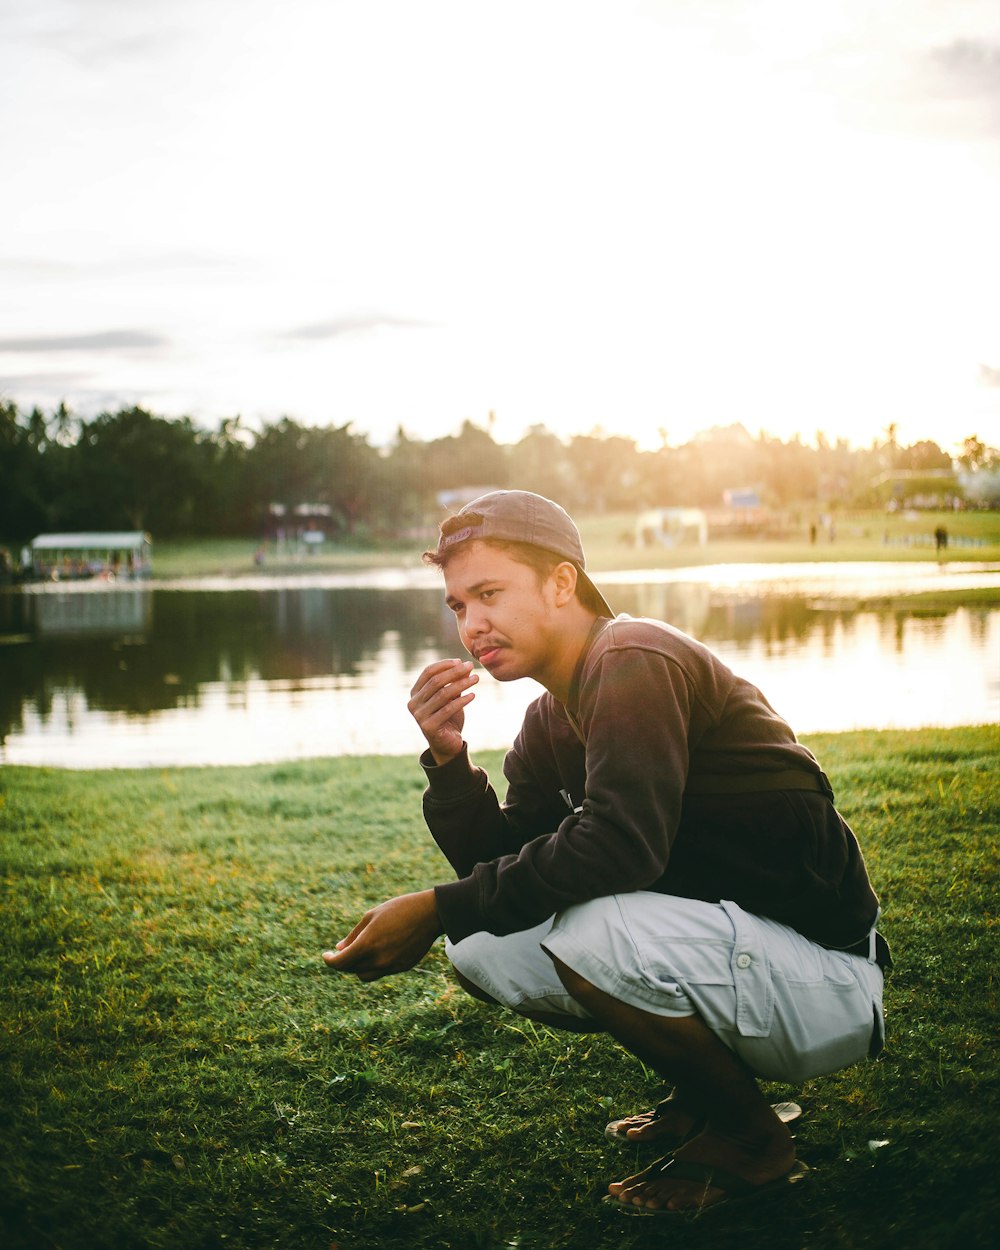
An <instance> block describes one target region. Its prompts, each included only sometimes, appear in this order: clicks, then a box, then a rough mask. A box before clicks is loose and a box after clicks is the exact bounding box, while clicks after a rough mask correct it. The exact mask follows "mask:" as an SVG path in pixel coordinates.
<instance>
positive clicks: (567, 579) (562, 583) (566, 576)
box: [552, 560, 576, 608]
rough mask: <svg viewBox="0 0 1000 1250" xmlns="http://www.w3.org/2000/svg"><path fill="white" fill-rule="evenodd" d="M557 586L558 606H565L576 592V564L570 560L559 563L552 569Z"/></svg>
mask: <svg viewBox="0 0 1000 1250" xmlns="http://www.w3.org/2000/svg"><path fill="white" fill-rule="evenodd" d="M552 580H553V582H554V583H555V588H556V606H557V607H560V608H561V607H564V606H565V605H566V604H567V603H569V602H570V600H571V599H572V598H573V596H574V595H575V594H576V565H575V564H572V563H571V562H570V561H569V560H564V561H563V562H562V564H557V565H556V567H555V568H554V569H553V570H552Z"/></svg>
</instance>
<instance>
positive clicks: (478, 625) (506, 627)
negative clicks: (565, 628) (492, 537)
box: [444, 542, 564, 685]
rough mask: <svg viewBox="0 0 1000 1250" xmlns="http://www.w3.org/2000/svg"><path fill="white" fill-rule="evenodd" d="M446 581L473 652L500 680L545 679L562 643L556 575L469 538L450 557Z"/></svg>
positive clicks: (450, 600)
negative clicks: (542, 575) (543, 575)
mask: <svg viewBox="0 0 1000 1250" xmlns="http://www.w3.org/2000/svg"><path fill="white" fill-rule="evenodd" d="M444 584H445V602H446V603H447V604H448V607H449V608H451V610H452V611H453V612H454V613H455V619H456V621H457V623H458V633H459V637H460V638H461V640H462V645H463V646H464V647H465V649H466V650H467V651H468V652H469V653H470V655H473V656H475V658H476V659H477V660H478V661H479V662H480V664H482V666H483V667H484V668H485V669H486V670H487V671H488V672H489V673H491V674H492V675H493V676H494V677H495V678H496V679H497V680H498V681H514V680H515V679H516V678H518V677H534V678H535V680H536V681H540V682H542V684H543V685H544V684H545V679H546V676H547V675H548V674H550V673H551V672H554V671H556V669H557V667H558V663H559V657H560V656H561V654H562V648H563V646H564V642H563V640H562V639H561V638H560V631H559V620H558V615H559V613H558V600H559V592H558V589H557V585H556V579H555V577H554V576H553V577H550V578H547V579H546V580H545V581H544V582H542V581H540V580H539V577H538V574H537V573H536V572H535V570H534V569H533V568H530V567H529V566H528V565H526V564H521V563H519V562H518V561H517V560H515V559H513V558H512V557H511V556H510V555H508V554H507V552H505V551H501V550H499V549H498V548H496V547H491V546H490V545H489V544H488V543H481V542H471V543H468V544H466V545H465V546H463V547H462V548H461V549H460V550H459V551H458V552H456V554H455V555H453V556H452V557H451V559H450V560H449V561H448V564H447V566H446V567H445V570H444Z"/></svg>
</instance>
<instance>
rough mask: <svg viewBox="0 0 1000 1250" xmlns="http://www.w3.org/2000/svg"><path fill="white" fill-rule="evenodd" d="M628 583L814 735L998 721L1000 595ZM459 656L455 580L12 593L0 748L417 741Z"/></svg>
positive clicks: (263, 749) (118, 756) (89, 756)
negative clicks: (418, 692)
mask: <svg viewBox="0 0 1000 1250" xmlns="http://www.w3.org/2000/svg"><path fill="white" fill-rule="evenodd" d="M758 591H759V587H758V588H754V587H752V586H751V587H750V588H749V589H748V588H747V587H743V588H742V589H737V588H734V587H732V586H727V587H722V588H720V587H719V586H718V585H713V584H712V583H711V581H710V580H709V579H702V580H698V581H692V582H678V581H670V582H666V581H661V582H650V583H640V584H635V583H626V582H624V581H623V582H622V583H621V584H618V585H616V586H615V588H614V593H613V601H614V603H615V605H616V607H618V608H619V609H620V610H621V611H625V612H629V613H632V614H634V615H649V616H654V617H661V618H663V619H666V620H670V621H672V622H673V623H674V624H676V625H677V626H678V627H679V628H681V629H683V630H685V631H686V632H688V633H691V634H693V635H695V636H696V637H699V638H701V639H703V640H704V641H705V642H707V643H708V644H709V645H710V646H711V647H712V648H713V649H714V650H715V651H716V652H717V653H718V654H719V655H720V656H721V657H722V658H723V659H724V660H725V661H726V662H727V663H729V664H730V665H731V666H732V667H733V668H734V669H736V670H737V671H739V672H741V673H742V674H744V675H745V676H747V677H748V678H750V680H752V681H756V682H757V683H758V684H759V685H760V686H761V687H762V688H763V689H764V691H765V693H766V694H767V696H768V698H769V699H770V701H771V702H772V703H773V704H774V706H775V707H777V708H778V710H779V711H780V712H781V713H782V714H783V715H785V716H787V717H788V719H789V720H790V721H791V722H792V724H793V725H794V726H795V727H796V729H797V730H798V731H799V732H800V733H807V732H814V731H821V730H840V729H852V728H864V727H909V726H917V725H948V724H962V723H969V722H977V721H992V720H995V719H996V714H997V709H998V706H1000V609H995V608H989V609H985V608H971V607H963V608H956V609H953V610H949V611H943V610H942V611H935V612H921V611H914V610H909V609H908V610H893V609H889V608H864V609H859V608H857V607H855V606H852V605H851V604H850V603H849V602H847V601H845V600H842V599H836V598H829V597H818V596H817V595H815V594H813V595H805V594H782V595H779V594H774V593H758ZM457 651H458V645H457V642H456V638H455V631H454V623H453V621H452V619H451V616H450V613H448V612H447V610H446V609H445V608H444V607H443V605H442V602H441V592H440V587H439V586H438V585H436V584H432V585H429V586H412V585H411V586H409V587H406V588H399V589H389V588H384V587H372V586H364V587H361V586H353V587H349V586H341V587H330V586H323V585H307V586H298V587H293V586H290V585H286V586H267V585H266V584H263V583H262V584H258V585H255V586H254V587H252V588H249V589H247V588H241V589H238V590H231V589H230V590H227V591H225V592H224V593H219V592H216V593H208V592H205V591H193V590H179V589H177V590H170V589H162V588H156V589H152V588H149V587H143V588H129V589H127V590H113V591H107V590H103V591H98V590H90V591H70V590H65V591H58V592H48V593H45V594H31V595H25V594H17V593H9V594H3V595H0V743H2V747H0V759H2V760H3V761H4V762H7V763H39V764H41V763H45V764H53V765H65V766H70V767H102V766H129V765H140V764H164V765H166V764H179V763H205V764H208V763H230V762H231V763H242V762H253V761H259V760H273V759H282V758H293V757H298V756H305V755H323V754H344V753H366V752H390V753H415V752H416V751H418V750H419V749H420V746H421V739H420V736H419V733H418V732H417V730H416V728H415V726H414V725H413V724H412V722H411V720H410V718H409V716H408V715H407V713H406V710H405V704H406V699H407V697H408V693H409V689H410V686H411V685H412V682H413V680H414V677H415V676H416V674H417V673H418V672H419V671H420V669H421V668H422V667H423V666H424V665H425V664H427V663H429V662H430V661H431V660H433V659H435V658H438V657H440V656H441V655H452V654H456V653H457ZM537 693H538V687H537V686H535V685H534V684H533V683H530V682H516V683H513V684H512V685H508V686H505V685H502V684H500V683H497V682H494V681H492V680H490V679H488V678H487V679H485V680H484V681H482V682H481V684H480V686H479V688H478V694H477V699H476V701H475V703H474V704H473V705H472V707H471V708H470V709H469V714H468V716H469V725H468V737H469V739H470V741H472V742H473V743H475V744H476V745H478V746H481V747H503V746H506V745H508V744H509V742H510V740H511V738H512V737H513V734H514V733H515V732H516V729H517V726H518V724H519V723H520V719H521V715H522V713H523V709H524V707H525V705H526V704H527V702H528V701H529V699H530V698H532V697H534V695H535V694H537Z"/></svg>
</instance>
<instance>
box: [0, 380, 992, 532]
mask: <svg viewBox="0 0 1000 1250" xmlns="http://www.w3.org/2000/svg"><path fill="white" fill-rule="evenodd" d="M963 469H964V470H966V471H967V472H970V473H972V474H973V479H974V480H975V481H977V482H979V483H983V482H989V481H992V482H993V486H992V487H991V488H990V490H992V491H993V494H994V495H995V496H996V497H995V498H993V497H986V498H982V497H980V498H978V499H976V502H978V503H984V502H985V503H988V504H991V505H993V506H996V505H997V504H998V503H1000V488H997V479H998V478H1000V453H998V452H997V451H996V450H994V449H992V448H989V447H987V446H985V445H984V444H983V443H982V442H981V440H979V439H978V438H977V437H974V436H973V437H970V438H967V439H966V440H965V444H964V448H963V454H962V455H961V456H960V457H959V458H958V460H957V461H954V462H953V461H952V459H951V457H950V456H949V455H948V454H947V453H945V452H944V451H942V449H941V448H940V447H939V446H938V445H937V444H936V443H934V442H930V441H922V442H918V443H915V444H913V445H912V446H908V447H907V446H902V445H900V444H899V443H898V442H897V440H896V436H895V429H894V427H893V426H891V425H890V426H888V427H887V428H886V430H885V431H884V432H883V436H882V437H881V438H877V439H874V440H873V442H872V445H871V446H870V447H869V448H867V449H857V448H851V447H849V446H848V444H847V442H846V441H845V440H838V441H836V442H832V443H831V442H828V441H827V440H826V439H825V438H824V437H823V436H822V435H817V438H816V445H815V446H811V445H807V444H806V443H804V442H802V441H801V440H800V439H799V438H798V437H796V438H793V439H791V440H788V441H782V440H781V439H778V438H774V437H771V436H770V435H767V434H764V433H761V434H759V435H758V436H756V437H751V435H749V434H748V433H747V431H746V430H745V429H744V428H743V427H742V426H740V425H733V426H727V427H719V428H716V429H714V430H710V431H707V432H705V433H703V434H699V435H698V436H696V437H695V438H693V439H692V440H691V441H689V442H688V443H686V444H683V445H680V446H670V445H669V444H668V443H667V441H666V439H664V440H663V445H662V446H661V447H660V448H658V449H657V450H652V451H650V450H640V449H639V448H638V446H637V445H636V443H635V441H634V440H633V439H630V438H627V437H625V436H623V435H619V434H608V433H604V432H601V431H595V432H593V433H590V434H578V435H574V436H573V437H572V438H568V439H561V438H559V437H557V436H556V435H555V434H553V433H552V432H551V431H549V430H548V429H546V428H545V427H544V426H540V425H538V426H534V427H532V428H531V429H530V430H529V431H528V432H527V433H526V434H525V435H524V436H523V437H522V438H521V440H520V441H519V442H517V443H513V444H505V443H498V442H496V441H495V440H494V438H493V436H492V434H491V433H490V430H489V429H487V428H483V427H481V426H478V425H476V424H474V423H473V422H472V421H466V422H464V424H463V425H462V427H461V429H460V430H459V432H458V433H457V434H453V435H447V436H445V437H442V438H435V439H428V440H420V439H415V438H413V437H411V436H410V435H408V434H407V433H406V432H405V431H404V430H403V429H402V428H400V430H399V431H398V432H397V435H396V437H395V438H394V439H393V441H392V443H391V445H389V446H388V447H376V446H374V445H372V443H371V442H370V441H369V440H368V438H367V437H366V436H364V435H362V434H360V433H358V432H356V431H355V430H353V429H352V428H351V424H350V423H348V424H346V425H339V426H338V425H331V426H306V425H302V424H300V423H298V422H297V421H295V420H293V419H292V418H290V417H282V418H281V419H280V420H278V421H276V422H274V423H272V424H268V425H265V426H263V428H261V429H259V430H251V429H249V428H248V427H247V426H245V425H244V424H243V422H242V421H241V419H240V418H239V417H234V418H229V419H226V420H223V421H221V422H219V423H218V425H217V426H216V427H215V428H214V429H206V428H203V427H199V426H198V425H196V424H195V423H194V422H193V421H192V420H191V419H190V418H189V417H181V418H166V417H161V416H157V415H156V414H155V413H152V412H148V411H147V410H145V409H144V408H139V407H130V408H123V409H121V410H119V411H117V412H102V413H101V414H99V415H98V416H96V417H94V418H93V419H90V420H84V419H81V418H77V417H76V416H74V415H73V413H72V412H71V411H70V410H69V409H67V408H66V406H65V405H62V404H61V405H60V406H59V407H58V408H57V409H55V410H54V411H53V412H50V413H45V412H42V411H41V410H40V409H38V408H33V409H32V410H31V411H30V412H26V413H25V412H21V411H20V410H19V409H18V407H17V405H16V404H14V403H11V402H4V401H0V536H2V537H3V538H4V539H5V540H7V541H11V542H23V541H25V540H27V539H30V538H32V537H33V536H34V535H36V534H39V533H44V532H47V531H48V532H52V531H61V530H108V529H136V530H148V531H150V532H151V533H152V534H153V535H154V537H157V538H171V537H198V536H227V535H228V536H247V537H253V536H261V535H263V534H265V533H267V532H268V531H269V529H272V528H273V525H274V510H273V505H279V506H282V507H284V508H285V509H286V510H287V512H288V514H292V513H293V510H294V508H295V507H296V506H298V505H302V504H313V505H316V504H318V505H322V506H323V507H324V509H329V515H330V522H329V524H330V525H331V526H332V528H333V530H334V532H335V533H336V532H339V533H341V534H344V535H347V536H356V537H360V536H361V535H366V536H369V535H371V536H380V535H392V534H399V533H402V532H404V531H406V530H407V529H409V528H411V527H414V526H420V525H425V524H427V523H428V521H433V520H435V519H436V518H439V517H440V513H441V510H440V506H439V505H438V502H437V498H438V494H439V493H440V492H442V491H447V490H454V489H456V488H461V487H465V486H484V487H508V486H509V487H517V488H519V489H525V490H534V491H538V492H539V493H540V494H543V495H548V496H550V497H551V498H554V499H557V500H559V502H560V503H562V504H563V505H564V506H565V507H566V508H568V509H569V510H570V511H571V512H577V513H580V514H583V513H595V512H604V511H613V510H614V511H617V510H626V511H634V510H638V509H645V508H652V507H660V506H685V507H718V506H720V505H721V503H722V500H723V492H725V491H726V490H732V489H752V490H754V491H756V492H757V494H758V496H759V498H760V500H761V503H762V504H763V505H764V506H766V507H770V508H774V509H788V508H793V507H823V508H828V509H835V508H838V507H845V506H849V507H871V506H876V505H879V504H884V503H885V502H887V500H888V498H890V497H897V498H898V499H899V500H900V502H906V501H907V492H908V493H909V495H913V494H914V493H915V492H920V491H921V490H935V491H938V492H939V493H940V492H942V491H944V492H945V493H948V492H950V493H953V494H957V495H958V496H959V497H961V496H962V493H963V491H967V490H968V481H967V480H966V482H965V485H964V486H963V484H962V482H961V481H960V478H959V474H960V473H961V471H962V470H963ZM973 493H975V492H973ZM989 494H990V491H987V496H989ZM979 495H980V496H982V491H981V490H980V491H979Z"/></svg>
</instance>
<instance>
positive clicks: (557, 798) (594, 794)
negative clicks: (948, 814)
mask: <svg viewBox="0 0 1000 1250" xmlns="http://www.w3.org/2000/svg"><path fill="white" fill-rule="evenodd" d="M421 763H422V765H423V767H424V770H425V773H426V776H427V780H428V786H427V790H426V791H425V794H424V816H425V819H426V821H427V824H428V827H429V829H430V831H431V833H432V835H433V837H434V839H435V841H436V842H437V843H438V845H439V846H440V848H441V850H442V851H443V852H444V854H445V855H446V856H447V858H448V860H449V862H450V863H451V865H452V867H453V868H454V870H455V872H456V874H457V876H458V880H456V881H452V882H449V883H447V884H444V885H439V886H438V887H437V888H436V897H437V904H438V909H439V912H440V915H441V918H442V922H443V924H444V928H445V931H446V933H447V934H448V936H449V937H450V938H451V939H452V941H456V942H457V941H460V940H461V939H462V938H464V937H467V936H468V935H469V934H471V933H475V932H477V931H479V930H487V931H489V932H491V933H496V934H504V933H513V932H516V931H518V930H521V929H525V928H529V927H531V926H532V925H535V924H538V923H540V922H541V921H542V920H544V919H545V918H546V917H548V916H550V915H552V914H553V913H555V912H558V911H561V910H563V909H565V908H566V907H569V906H571V905H572V904H574V903H580V902H584V901H586V900H588V899H592V898H597V897H602V896H605V895H610V894H619V893H627V892H630V891H633V890H653V891H657V892H659V893H664V894H677V895H683V896H686V897H689V898H700V899H705V900H706V901H710V902H717V901H719V900H720V899H730V900H732V901H734V902H736V903H739V904H740V906H742V907H744V908H745V909H746V910H748V911H751V912H754V913H756V914H758V915H764V916H769V917H771V918H772V919H775V920H778V921H780V922H782V923H784V924H788V925H790V926H791V927H793V928H795V929H797V930H798V931H799V932H801V933H803V934H804V935H805V936H806V937H809V938H811V939H812V940H813V941H817V942H820V943H822V944H824V945H828V946H837V947H846V946H850V945H852V944H853V943H854V942H856V941H858V940H860V939H861V938H863V937H864V935H865V934H866V933H867V932H868V930H869V929H870V927H871V925H872V924H873V922H874V919H875V915H876V911H877V907H878V903H877V899H876V897H875V894H874V892H873V890H872V888H871V884H870V883H869V880H868V874H867V871H866V868H865V864H864V859H863V857H862V854H861V851H860V848H859V846H858V843H857V840H856V838H855V837H854V834H853V833H852V831H851V829H850V828H849V827H848V825H847V824H846V822H845V821H844V820H843V818H842V817H841V816H840V814H839V813H838V812H837V811H836V809H835V807H834V805H833V801H832V790H830V788H829V783H828V782H827V780H826V778H825V776H824V774H823V773H822V771H821V769H820V766H819V764H818V762H817V760H816V758H815V756H814V755H813V754H812V753H811V752H810V751H809V750H808V749H807V748H806V747H804V746H803V745H802V744H801V743H799V742H797V741H796V738H795V735H794V733H793V732H792V730H791V728H790V727H789V726H788V724H787V723H786V722H785V721H784V720H783V719H782V718H781V717H780V716H779V715H778V714H777V712H775V711H774V709H773V708H772V707H771V706H770V704H769V703H768V702H767V700H766V699H765V698H764V696H763V695H762V694H761V692H760V691H759V690H757V689H756V688H755V687H754V686H753V685H751V684H750V683H749V682H747V681H745V680H743V679H742V678H740V677H737V676H736V675H735V674H734V673H733V672H732V671H731V670H730V669H729V668H728V667H727V666H726V665H725V664H723V663H722V661H721V660H719V659H718V658H717V657H716V656H715V655H714V654H713V653H712V652H711V651H710V650H709V649H708V648H707V647H705V646H704V645H703V644H701V643H699V642H697V641H695V640H694V639H692V638H689V637H688V636H687V635H685V634H683V633H681V631H679V630H677V629H674V628H673V627H672V626H670V625H666V624H663V623H662V622H659V621H651V620H640V619H634V618H631V617H627V616H620V617H617V618H616V619H615V620H608V619H605V618H602V619H599V620H598V621H597V622H596V623H595V625H594V628H593V630H592V632H591V635H590V638H589V639H588V642H587V646H586V647H585V648H584V651H583V654H582V656H581V658H580V662H579V664H578V666H577V670H576V673H575V675H574V679H573V683H572V687H571V691H570V696H569V699H568V700H567V703H566V705H565V706H564V705H563V704H561V703H560V702H558V701H557V700H556V699H555V698H554V697H553V696H552V695H551V694H548V693H545V694H543V695H542V696H541V697H540V698H538V699H536V700H535V701H534V702H533V703H532V704H531V705H530V707H529V708H528V710H527V712H526V714H525V718H524V723H523V725H522V727H521V730H520V732H519V734H518V736H517V739H516V741H515V743H514V746H513V748H512V749H511V750H510V751H509V752H508V754H507V756H506V758H505V760H504V774H505V777H506V780H507V794H506V798H505V800H504V802H503V803H502V804H501V803H500V802H499V801H498V799H497V795H496V793H495V791H494V789H493V787H492V785H491V784H490V782H489V779H488V777H487V776H486V774H485V773H484V772H483V771H482V770H481V769H479V768H477V767H475V766H474V765H473V764H472V763H471V762H470V760H469V756H468V751H467V749H465V750H463V752H462V753H461V755H459V756H458V757H456V758H455V759H453V760H451V761H449V762H448V763H447V764H445V765H442V766H436V765H435V764H434V761H433V759H432V757H430V755H429V753H425V755H424V756H422V757H421ZM788 770H795V773H796V774H797V775H798V776H799V777H801V776H802V775H805V776H806V777H807V778H815V779H816V783H817V785H818V787H819V788H817V789H815V790H812V789H786V788H780V789H779V788H774V789H770V788H767V789H764V790H762V791H760V790H758V791H757V792H752V793H741V792H739V786H740V785H741V784H742V783H741V781H740V779H741V778H743V779H746V784H747V785H748V786H751V787H752V786H755V785H759V784H761V783H762V784H764V785H765V786H769V785H770V784H771V783H772V782H773V784H774V785H775V786H779V785H781V783H782V778H781V777H777V776H776V774H779V773H780V774H785V775H787V773H788ZM769 778H770V780H768V779H769ZM762 779H763V782H762Z"/></svg>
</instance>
